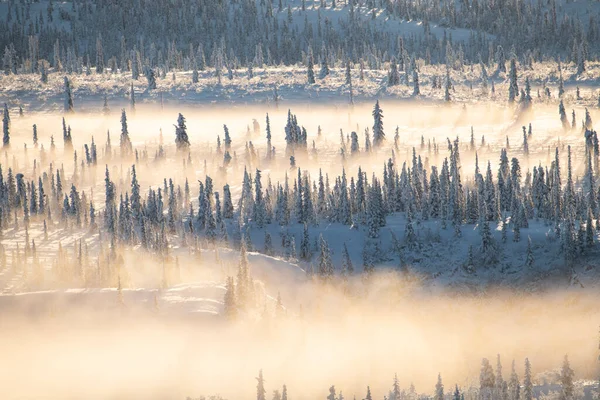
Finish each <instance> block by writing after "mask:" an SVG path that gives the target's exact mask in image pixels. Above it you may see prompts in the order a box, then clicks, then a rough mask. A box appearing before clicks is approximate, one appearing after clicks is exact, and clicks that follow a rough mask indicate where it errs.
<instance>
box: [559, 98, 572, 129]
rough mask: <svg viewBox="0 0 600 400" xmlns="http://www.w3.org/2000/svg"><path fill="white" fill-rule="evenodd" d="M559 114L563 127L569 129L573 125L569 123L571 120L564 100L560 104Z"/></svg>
mask: <svg viewBox="0 0 600 400" xmlns="http://www.w3.org/2000/svg"><path fill="white" fill-rule="evenodd" d="M558 114H559V115H560V122H561V123H562V127H563V129H564V130H565V131H566V130H568V129H569V128H570V127H571V126H570V125H569V120H568V119H567V112H566V110H565V105H564V103H563V101H562V100H561V101H560V103H559V105H558Z"/></svg>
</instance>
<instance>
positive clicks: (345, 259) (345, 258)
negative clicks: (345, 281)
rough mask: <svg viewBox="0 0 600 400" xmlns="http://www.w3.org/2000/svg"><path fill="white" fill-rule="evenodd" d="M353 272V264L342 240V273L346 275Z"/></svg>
mask: <svg viewBox="0 0 600 400" xmlns="http://www.w3.org/2000/svg"><path fill="white" fill-rule="evenodd" d="M353 273H354V266H353V265H352V259H350V254H349V253H348V246H346V242H344V246H343V248H342V275H343V276H348V275H352V274H353Z"/></svg>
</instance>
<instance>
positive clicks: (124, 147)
mask: <svg viewBox="0 0 600 400" xmlns="http://www.w3.org/2000/svg"><path fill="white" fill-rule="evenodd" d="M119 145H120V148H121V157H131V156H132V154H133V146H132V145H131V140H130V139H129V131H128V130H127V114H126V113H125V109H122V110H121V137H120V141H119Z"/></svg>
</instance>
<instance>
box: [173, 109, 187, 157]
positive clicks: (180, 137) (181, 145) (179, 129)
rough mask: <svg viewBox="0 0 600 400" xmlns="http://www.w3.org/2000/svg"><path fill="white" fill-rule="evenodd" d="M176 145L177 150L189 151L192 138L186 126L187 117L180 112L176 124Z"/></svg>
mask: <svg viewBox="0 0 600 400" xmlns="http://www.w3.org/2000/svg"><path fill="white" fill-rule="evenodd" d="M175 145H176V146H177V151H188V150H189V148H190V139H189V137H188V134H187V127H186V126H185V117H184V116H183V115H182V114H181V113H179V116H178V117H177V125H175Z"/></svg>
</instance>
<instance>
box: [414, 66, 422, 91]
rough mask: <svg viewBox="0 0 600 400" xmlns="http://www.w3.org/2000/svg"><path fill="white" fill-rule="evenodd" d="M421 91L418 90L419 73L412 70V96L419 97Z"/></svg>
mask: <svg viewBox="0 0 600 400" xmlns="http://www.w3.org/2000/svg"><path fill="white" fill-rule="evenodd" d="M420 94H421V89H420V88H419V73H418V72H417V70H416V69H415V70H413V96H415V97H416V96H419V95H420Z"/></svg>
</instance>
